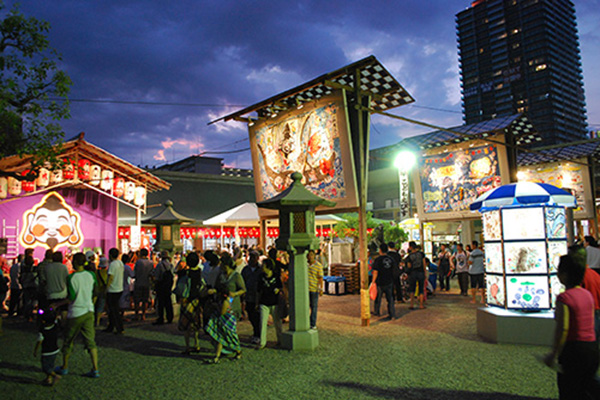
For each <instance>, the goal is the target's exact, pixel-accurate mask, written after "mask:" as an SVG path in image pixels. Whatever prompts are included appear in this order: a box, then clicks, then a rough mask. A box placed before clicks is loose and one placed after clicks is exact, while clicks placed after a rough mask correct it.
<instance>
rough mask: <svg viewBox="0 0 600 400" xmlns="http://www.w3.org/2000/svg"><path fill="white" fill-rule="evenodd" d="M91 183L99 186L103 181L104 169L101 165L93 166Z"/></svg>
mask: <svg viewBox="0 0 600 400" xmlns="http://www.w3.org/2000/svg"><path fill="white" fill-rule="evenodd" d="M90 179H91V180H90V183H91V184H92V185H94V186H98V185H99V184H100V180H101V179H102V169H101V168H100V166H99V165H92V168H91V170H90Z"/></svg>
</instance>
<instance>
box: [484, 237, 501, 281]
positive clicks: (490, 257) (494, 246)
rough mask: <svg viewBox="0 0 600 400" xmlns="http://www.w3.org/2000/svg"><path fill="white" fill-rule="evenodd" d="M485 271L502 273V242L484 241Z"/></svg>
mask: <svg viewBox="0 0 600 400" xmlns="http://www.w3.org/2000/svg"><path fill="white" fill-rule="evenodd" d="M484 250H485V272H492V273H497V274H501V273H503V272H504V271H503V268H502V266H503V264H502V243H485V244H484Z"/></svg>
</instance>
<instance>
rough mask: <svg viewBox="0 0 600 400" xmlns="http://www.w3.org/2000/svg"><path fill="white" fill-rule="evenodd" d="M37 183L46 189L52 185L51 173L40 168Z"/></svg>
mask: <svg viewBox="0 0 600 400" xmlns="http://www.w3.org/2000/svg"><path fill="white" fill-rule="evenodd" d="M36 183H37V185H38V186H39V187H46V186H48V184H49V183H50V171H48V170H47V169H46V168H40V171H39V174H38V177H37V180H36Z"/></svg>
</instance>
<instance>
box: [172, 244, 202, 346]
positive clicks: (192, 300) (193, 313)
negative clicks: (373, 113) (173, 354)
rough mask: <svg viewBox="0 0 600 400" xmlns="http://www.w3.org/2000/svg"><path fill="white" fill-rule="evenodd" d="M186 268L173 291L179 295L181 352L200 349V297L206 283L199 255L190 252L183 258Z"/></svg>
mask: <svg viewBox="0 0 600 400" xmlns="http://www.w3.org/2000/svg"><path fill="white" fill-rule="evenodd" d="M185 262H186V264H187V268H186V269H184V270H182V271H181V274H180V275H179V278H178V280H177V285H176V286H175V291H176V292H178V295H179V296H180V297H181V312H180V314H179V324H178V326H177V327H178V329H179V330H180V331H183V332H184V333H183V337H184V339H185V350H184V351H183V354H190V353H191V352H199V351H200V341H199V340H198V334H199V333H200V330H201V329H202V307H201V304H200V298H201V297H202V296H203V295H205V293H204V292H205V289H206V284H205V282H204V279H203V278H202V269H201V268H200V257H199V256H198V253H196V252H191V253H190V254H188V255H187V256H186V258H185ZM192 336H193V338H194V347H191V346H190V338H191V337H192Z"/></svg>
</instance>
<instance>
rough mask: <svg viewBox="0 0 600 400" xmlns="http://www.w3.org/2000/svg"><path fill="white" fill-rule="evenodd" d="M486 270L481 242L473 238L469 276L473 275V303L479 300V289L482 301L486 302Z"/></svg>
mask: <svg viewBox="0 0 600 400" xmlns="http://www.w3.org/2000/svg"><path fill="white" fill-rule="evenodd" d="M484 272H485V269H484V264H483V251H481V249H480V248H479V242H477V241H476V240H473V250H472V251H471V254H470V255H469V276H470V277H471V294H472V295H473V300H471V303H476V302H477V290H479V292H480V293H481V303H482V304H484V303H485V280H484V278H483V273H484Z"/></svg>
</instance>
